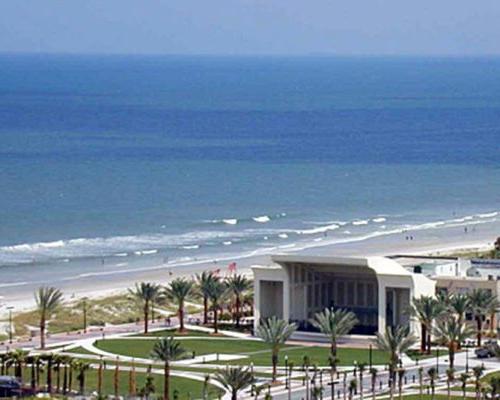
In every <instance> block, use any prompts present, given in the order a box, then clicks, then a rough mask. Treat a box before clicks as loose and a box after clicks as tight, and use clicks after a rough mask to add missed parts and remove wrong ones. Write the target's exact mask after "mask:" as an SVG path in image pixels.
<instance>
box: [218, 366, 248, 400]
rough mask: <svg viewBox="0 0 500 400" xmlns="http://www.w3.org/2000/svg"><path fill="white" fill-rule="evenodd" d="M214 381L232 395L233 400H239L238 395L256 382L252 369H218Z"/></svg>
mask: <svg viewBox="0 0 500 400" xmlns="http://www.w3.org/2000/svg"><path fill="white" fill-rule="evenodd" d="M213 379H214V380H215V381H217V382H219V383H220V384H221V385H222V386H223V387H224V388H225V389H226V390H228V391H229V392H230V393H231V400H237V399H238V393H239V392H241V391H242V390H245V388H247V387H249V386H251V385H252V384H253V383H254V382H255V379H254V377H253V374H252V372H251V371H250V369H249V368H242V367H226V368H225V369H217V371H216V372H215V375H214V378H213Z"/></svg>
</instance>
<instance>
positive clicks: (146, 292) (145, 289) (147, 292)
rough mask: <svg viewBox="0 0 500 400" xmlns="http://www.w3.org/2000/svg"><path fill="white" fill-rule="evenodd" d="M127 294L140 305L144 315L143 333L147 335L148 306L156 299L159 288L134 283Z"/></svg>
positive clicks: (152, 284)
mask: <svg viewBox="0 0 500 400" xmlns="http://www.w3.org/2000/svg"><path fill="white" fill-rule="evenodd" d="M129 293H130V295H131V296H132V297H133V298H135V300H137V301H139V302H141V303H142V309H143V314H144V333H148V326H149V325H148V324H149V307H150V304H151V303H152V302H154V301H155V300H156V299H157V298H158V296H159V294H160V287H159V286H158V285H156V284H154V283H149V282H141V283H136V284H135V288H134V289H129Z"/></svg>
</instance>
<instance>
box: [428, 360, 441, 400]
mask: <svg viewBox="0 0 500 400" xmlns="http://www.w3.org/2000/svg"><path fill="white" fill-rule="evenodd" d="M427 375H429V379H430V386H431V400H434V396H435V392H436V379H438V378H439V373H438V370H437V369H436V368H435V367H431V368H429V369H428V370H427Z"/></svg>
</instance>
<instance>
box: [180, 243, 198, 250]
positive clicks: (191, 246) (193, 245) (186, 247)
mask: <svg viewBox="0 0 500 400" xmlns="http://www.w3.org/2000/svg"><path fill="white" fill-rule="evenodd" d="M199 248H200V245H198V244H191V245H187V246H181V249H184V250H194V249H199Z"/></svg>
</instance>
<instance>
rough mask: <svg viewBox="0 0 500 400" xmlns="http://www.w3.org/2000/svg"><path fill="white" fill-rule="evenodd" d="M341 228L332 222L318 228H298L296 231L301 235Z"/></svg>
mask: <svg viewBox="0 0 500 400" xmlns="http://www.w3.org/2000/svg"><path fill="white" fill-rule="evenodd" d="M339 228H340V226H339V225H337V224H331V225H325V226H319V227H317V228H311V229H302V230H297V231H295V232H296V233H298V234H299V235H315V234H318V233H325V232H328V231H333V230H335V229H339Z"/></svg>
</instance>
